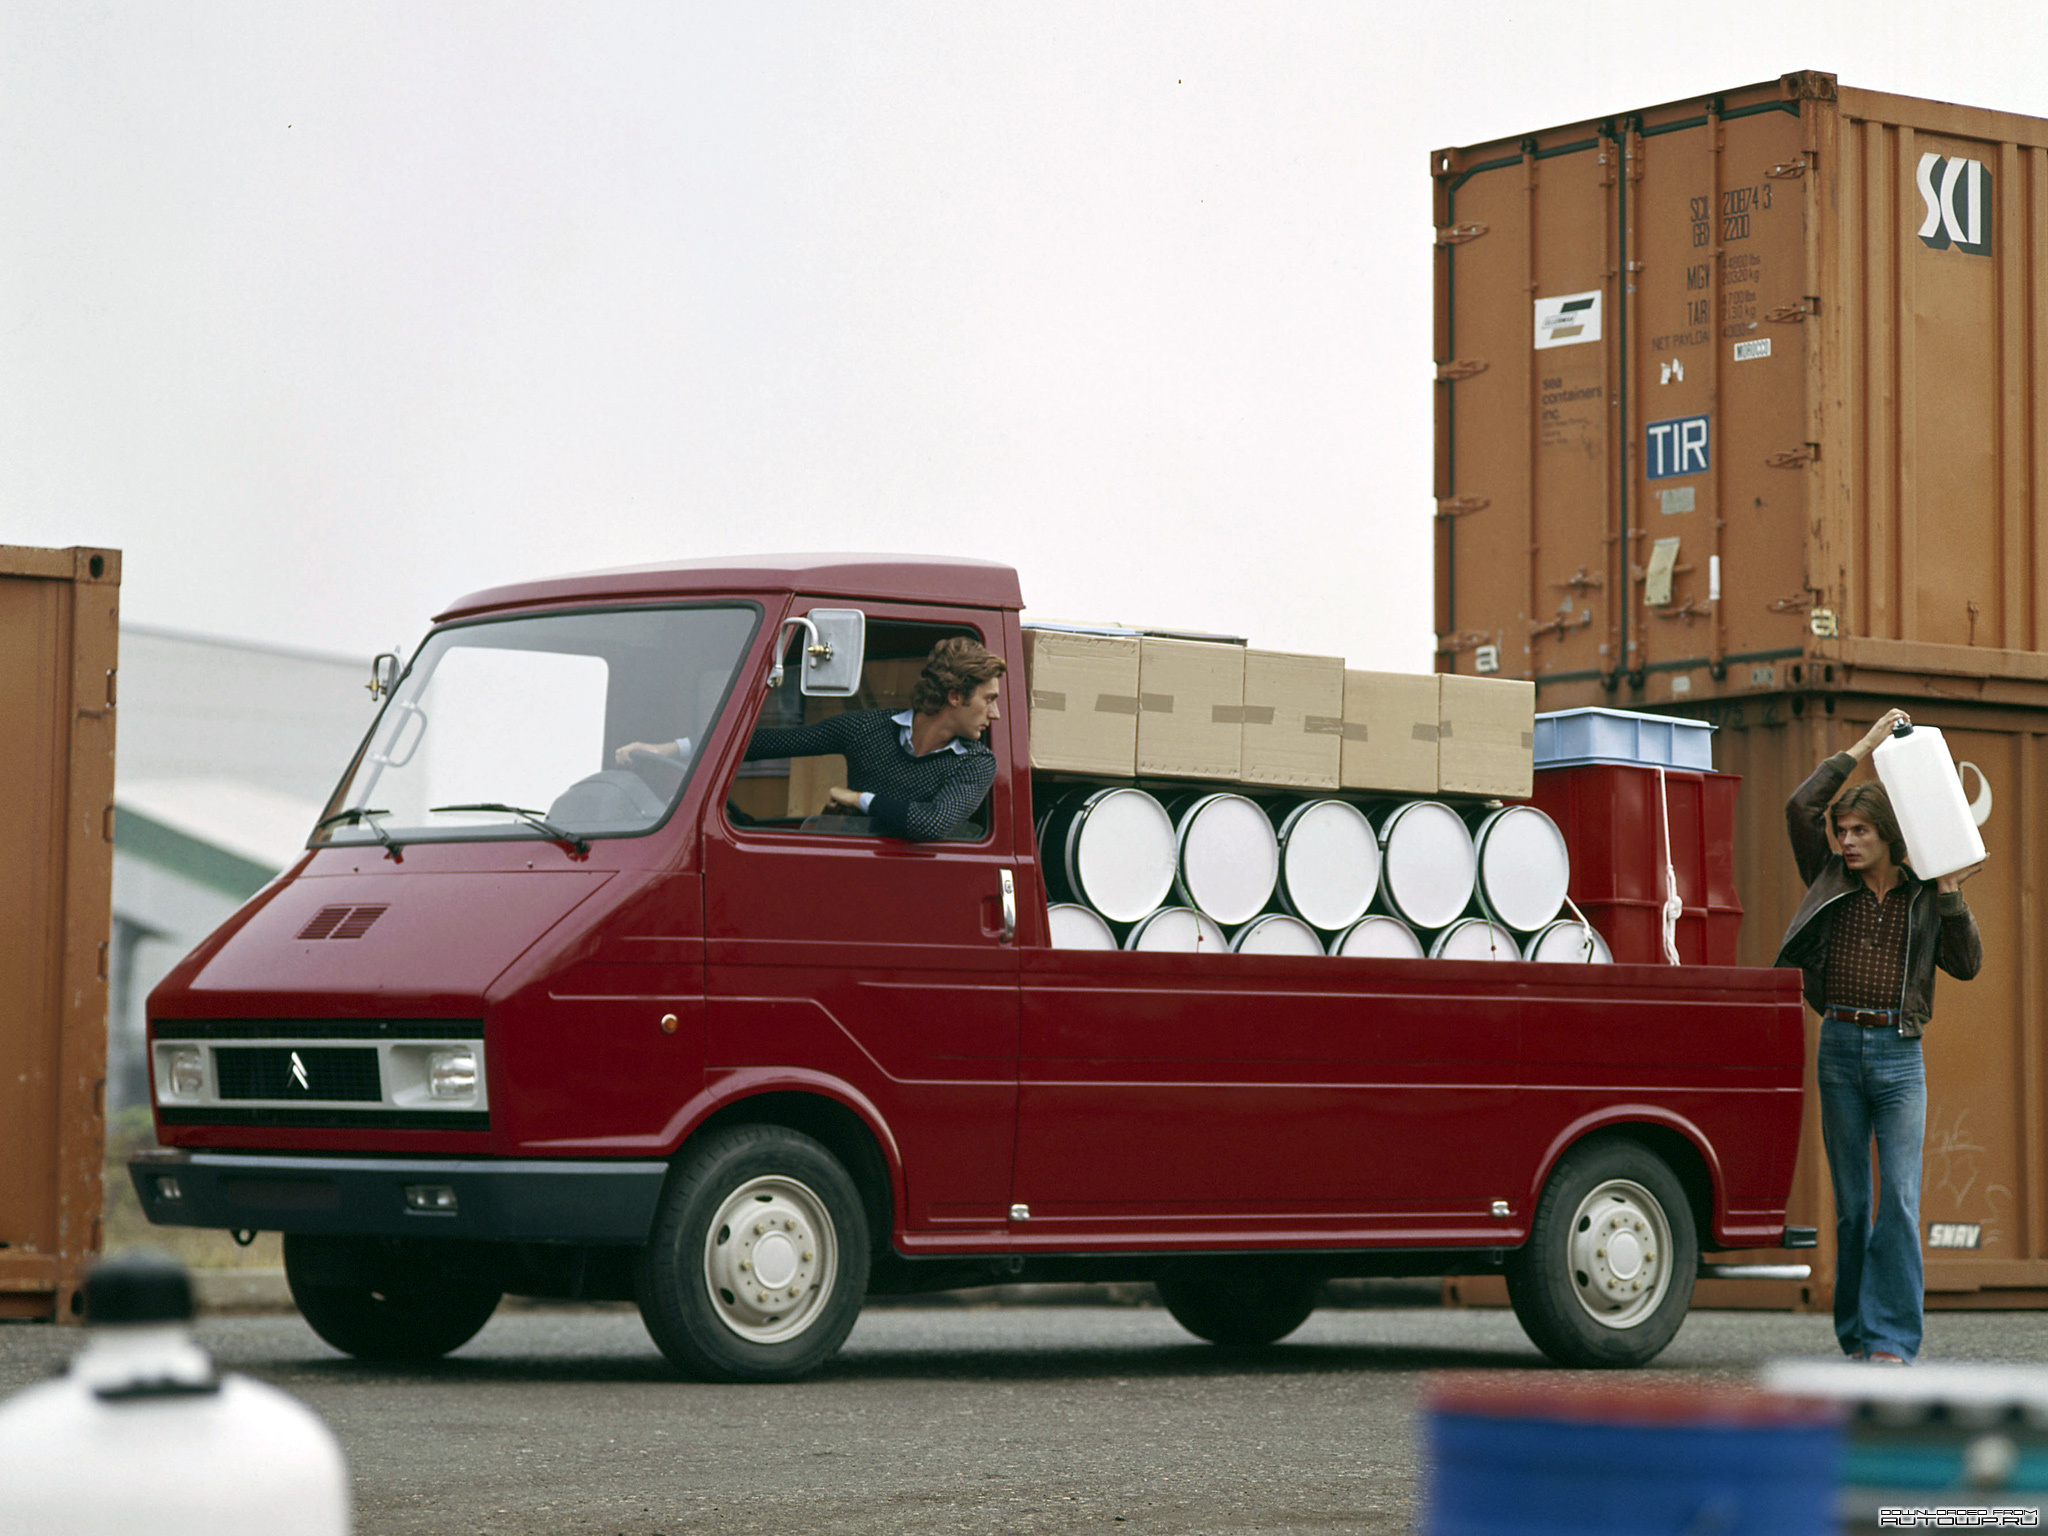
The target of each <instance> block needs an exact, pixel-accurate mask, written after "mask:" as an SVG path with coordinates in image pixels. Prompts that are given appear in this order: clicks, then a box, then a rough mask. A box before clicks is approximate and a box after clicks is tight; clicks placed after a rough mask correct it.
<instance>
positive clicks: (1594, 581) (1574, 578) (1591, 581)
mask: <svg viewBox="0 0 2048 1536" xmlns="http://www.w3.org/2000/svg"><path fill="white" fill-rule="evenodd" d="M1600 584H1601V582H1600V578H1599V577H1598V576H1593V575H1589V574H1588V573H1587V570H1586V568H1585V567H1584V566H1583V565H1582V566H1580V567H1579V568H1578V569H1577V570H1576V571H1573V572H1572V573H1571V575H1569V576H1567V577H1566V578H1565V579H1564V580H1563V581H1553V582H1552V583H1551V585H1552V586H1553V587H1558V588H1561V589H1564V590H1566V591H1571V592H1583V591H1585V590H1586V589H1587V588H1588V587H1598V586H1599V585H1600Z"/></svg>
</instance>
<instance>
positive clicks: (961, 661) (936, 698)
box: [910, 635, 1009, 715]
mask: <svg viewBox="0 0 2048 1536" xmlns="http://www.w3.org/2000/svg"><path fill="white" fill-rule="evenodd" d="M1008 670H1009V668H1008V667H1007V666H1006V665H1004V662H1003V658H1002V657H1000V656H998V655H997V654H996V653H995V652H994V651H991V650H989V649H988V648H987V647H986V646H984V645H983V644H982V643H981V642H980V641H978V640H970V639H969V638H968V637H967V636H965V635H949V636H947V638H945V639H944V640H941V641H940V642H939V643H938V644H937V645H935V646H933V647H932V653H931V655H930V657H928V658H927V659H926V661H925V664H924V671H922V672H920V673H919V674H918V675H917V681H916V682H915V683H914V684H912V685H911V689H910V707H911V708H912V709H914V710H916V711H917V712H918V713H919V714H920V715H936V714H937V713H938V712H939V711H940V710H942V709H944V708H946V706H947V705H949V704H951V703H952V702H953V695H954V694H956V693H957V694H959V695H960V697H961V698H962V699H963V700H964V699H969V698H972V697H973V696H974V691H975V689H977V688H979V687H980V686H981V685H982V684H983V683H986V682H989V681H991V680H993V679H995V678H998V677H1001V676H1002V675H1003V673H1005V672H1006V671H1008Z"/></svg>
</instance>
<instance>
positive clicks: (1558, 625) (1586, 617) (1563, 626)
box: [1529, 608, 1593, 640]
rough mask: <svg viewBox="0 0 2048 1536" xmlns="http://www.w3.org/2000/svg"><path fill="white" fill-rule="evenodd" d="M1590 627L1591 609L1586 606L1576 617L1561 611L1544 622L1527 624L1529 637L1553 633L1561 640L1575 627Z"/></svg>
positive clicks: (1591, 619) (1533, 638) (1591, 620)
mask: <svg viewBox="0 0 2048 1536" xmlns="http://www.w3.org/2000/svg"><path fill="white" fill-rule="evenodd" d="M1592 627H1593V610H1592V609H1590V608H1588V609H1585V610H1584V611H1582V612H1581V613H1580V614H1579V616H1578V617H1577V618H1576V619H1575V618H1573V617H1572V616H1571V615H1570V614H1568V613H1561V614H1559V615H1558V616H1557V617H1556V618H1554V619H1550V620H1548V621H1546V622H1545V623H1542V624H1531V625H1530V626H1529V638H1530V639H1531V640H1535V639H1538V638H1540V637H1541V636H1544V635H1551V634H1554V635H1556V636H1557V638H1558V639H1560V640H1562V639H1563V638H1564V637H1565V636H1566V635H1568V634H1570V633H1571V632H1572V631H1573V630H1575V629H1591V628H1592Z"/></svg>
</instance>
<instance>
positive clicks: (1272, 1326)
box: [1158, 1259, 1323, 1345]
mask: <svg viewBox="0 0 2048 1536" xmlns="http://www.w3.org/2000/svg"><path fill="white" fill-rule="evenodd" d="M1158 1286H1159V1299H1160V1300H1162V1301H1164V1302H1165V1303H1166V1310H1167V1311H1169V1312H1171V1313H1172V1314H1173V1320H1174V1321H1175V1322H1177V1323H1179V1324H1180V1325H1181V1327H1183V1328H1185V1329H1187V1331H1188V1332H1189V1333H1192V1334H1193V1335H1194V1336H1195V1337H1196V1338H1198V1339H1207V1340H1208V1341H1209V1342H1210V1343H1211V1344H1231V1345H1257V1344H1271V1343H1274V1342H1275V1341H1276V1340H1279V1339H1284V1338H1286V1337H1287V1335H1288V1334H1290V1333H1292V1332H1294V1330H1295V1329H1297V1328H1299V1327H1300V1326H1301V1325H1302V1324H1303V1323H1305V1322H1307V1321H1308V1315H1309V1313H1311V1312H1313V1311H1315V1309H1316V1298H1317V1296H1318V1295H1319V1294H1321V1291H1322V1288H1323V1282H1322V1280H1321V1278H1320V1277H1319V1276H1316V1275H1313V1274H1310V1273H1309V1272H1308V1271H1307V1270H1305V1269H1303V1268H1301V1267H1300V1266H1299V1265H1295V1264H1290V1263H1288V1262H1287V1261H1285V1260H1263V1259H1244V1260H1232V1259H1217V1260H1191V1261H1187V1262H1183V1263H1179V1264H1175V1265H1174V1266H1173V1267H1172V1268H1170V1269H1169V1270H1167V1272H1166V1273H1165V1274H1164V1275H1162V1276H1161V1277H1160V1278H1159V1281H1158Z"/></svg>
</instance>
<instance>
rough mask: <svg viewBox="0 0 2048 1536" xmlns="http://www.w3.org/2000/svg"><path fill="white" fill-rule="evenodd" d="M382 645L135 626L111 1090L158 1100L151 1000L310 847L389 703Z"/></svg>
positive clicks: (119, 787) (118, 842)
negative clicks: (382, 683)
mask: <svg viewBox="0 0 2048 1536" xmlns="http://www.w3.org/2000/svg"><path fill="white" fill-rule="evenodd" d="M369 675H370V665H369V661H368V659H367V658H365V659H362V660H356V659H353V658H350V657H343V656H326V655H319V654H317V653H314V652H309V651H293V650H285V649H282V648H279V647H274V646H259V645H249V644H245V643H243V642H240V641H233V640H214V639H209V638H207V637H205V636H203V635H189V634H179V633H176V632H174V631H170V630H162V629H149V628H143V627H141V626H137V625H123V626H122V628H121V659H120V693H119V698H120V705H119V709H120V715H119V724H118V726H117V735H116V748H115V769H114V931H113V952H112V955H111V956H110V961H111V975H112V982H113V986H112V994H111V997H110V998H109V1003H108V1012H107V1105H108V1109H109V1110H110V1111H112V1110H118V1109H122V1108H125V1107H127V1106H129V1105H133V1104H144V1103H147V1102H148V1101H149V1081H148V1076H147V1066H146V1063H145V1061H144V1053H143V1027H144V1014H143V1004H144V1002H145V1000H146V999H147V998H148V996H149V991H150V988H152V987H154V986H155V985H156V984H157V982H159V981H161V980H162V979H163V977H164V975H165V974H166V973H167V972H168V971H169V970H170V968H171V967H172V966H173V965H175V964H177V962H178V961H179V960H180V959H182V958H183V957H184V956H185V955H186V953H187V952H189V951H190V950H191V949H192V947H193V946H194V945H196V944H197V943H198V942H199V941H200V940H201V939H203V938H205V937H206V936H207V935H208V934H209V933H211V932H213V930H214V929H215V928H217V927H219V926H220V924H221V923H222V922H223V921H224V920H225V919H226V918H227V917H228V915H229V914H230V913H232V912H233V911H234V910H235V909H236V908H237V907H239V906H240V905H241V904H242V903H243V902H244V901H245V900H247V899H248V898H249V897H250V896H251V895H253V894H254V893H255V892H256V891H258V890H260V889H261V888H262V887H263V886H264V885H265V884H266V883H268V882H269V880H270V878H271V877H272V876H273V875H275V874H276V873H277V872H278V871H279V870H281V869H283V868H284V867H285V866H286V865H287V864H289V863H291V862H292V860H294V859H296V858H297V857H298V855H299V853H300V851H301V850H302V849H303V848H304V847H305V842H306V837H307V834H308V833H310V832H311V831H312V828H313V823H314V821H315V820H316V819H318V817H319V815H320V810H321V807H322V806H324V805H325V804H326V802H327V797H328V796H329V795H330V794H332V793H333V790H334V786H335V784H336V783H337V782H338V781H339V780H340V778H341V774H342V770H343V769H344V768H346V767H347V766H348V761H349V758H350V756H351V755H352V754H353V753H354V751H355V749H356V747H357V745H358V744H359V743H360V742H361V741H362V737H363V733H364V732H365V731H366V730H367V729H368V728H369V724H370V720H371V718H372V717H373V715H374V714H375V704H374V702H373V701H372V698H371V696H370V694H369V693H368V692H367V691H366V689H365V688H364V686H363V685H364V684H365V683H366V682H367V681H368V680H369Z"/></svg>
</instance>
